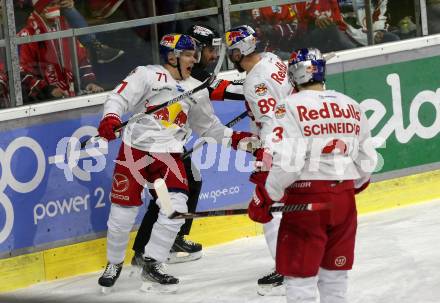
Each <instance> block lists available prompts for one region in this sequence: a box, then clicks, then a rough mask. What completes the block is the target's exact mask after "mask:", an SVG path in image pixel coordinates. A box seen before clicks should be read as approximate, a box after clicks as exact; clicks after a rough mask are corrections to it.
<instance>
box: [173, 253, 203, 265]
mask: <svg viewBox="0 0 440 303" xmlns="http://www.w3.org/2000/svg"><path fill="white" fill-rule="evenodd" d="M202 255H203V254H202V251H198V252H195V253H187V252H176V253H171V254H170V256H169V257H168V260H167V263H168V264H175V263H184V262H190V261H195V260H198V259H200V258H201V257H202Z"/></svg>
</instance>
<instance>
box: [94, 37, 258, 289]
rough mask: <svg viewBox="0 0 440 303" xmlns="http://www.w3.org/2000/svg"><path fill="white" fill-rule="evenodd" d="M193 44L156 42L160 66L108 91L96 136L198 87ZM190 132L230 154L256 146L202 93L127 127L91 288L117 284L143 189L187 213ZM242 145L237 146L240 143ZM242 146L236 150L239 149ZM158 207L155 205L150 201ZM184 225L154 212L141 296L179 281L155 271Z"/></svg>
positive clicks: (110, 134) (133, 74)
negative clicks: (157, 188)
mask: <svg viewBox="0 0 440 303" xmlns="http://www.w3.org/2000/svg"><path fill="white" fill-rule="evenodd" d="M197 51H198V49H197V45H196V41H195V40H194V39H193V38H192V37H190V36H188V35H182V34H169V35H165V36H164V37H162V39H161V41H160V54H161V58H162V60H163V62H164V63H163V65H148V66H139V67H137V68H136V69H135V70H134V71H133V72H131V74H130V75H128V76H127V77H126V78H125V80H124V81H122V83H121V84H120V85H119V86H118V87H116V88H115V90H113V91H112V92H111V93H110V94H109V96H108V98H107V100H106V102H105V104H104V116H103V119H102V120H101V122H100V125H99V128H98V132H99V135H100V136H101V137H102V138H105V139H107V140H113V139H115V138H116V134H115V129H118V128H119V127H120V126H121V124H122V122H121V116H122V115H123V114H125V113H127V112H132V113H133V114H137V113H142V112H144V111H145V110H146V109H147V110H148V109H151V108H154V107H156V106H159V105H161V104H163V103H165V102H167V101H168V100H171V99H173V98H175V97H176V96H178V95H180V94H181V93H183V92H185V91H188V90H191V89H193V88H195V87H197V86H199V85H200V84H201V82H200V81H198V80H196V79H194V78H192V77H191V76H190V75H191V70H192V68H193V66H194V64H195V63H196V57H200V56H198V55H197V54H196V52H197ZM191 130H194V131H195V132H196V133H197V134H198V135H199V136H200V137H212V138H214V139H215V140H216V141H217V142H218V143H223V144H226V145H228V146H231V147H233V148H234V149H237V148H239V147H241V146H244V147H243V149H246V147H245V146H246V144H243V145H242V144H240V143H244V141H246V142H248V141H251V142H252V143H254V144H257V143H258V139H257V138H256V137H255V136H253V135H252V134H251V133H247V132H234V131H233V130H232V129H230V128H227V127H225V126H224V125H222V124H221V123H220V121H219V119H218V118H217V117H216V116H215V115H214V112H213V108H212V105H211V102H210V100H209V93H208V90H207V89H203V90H200V91H198V92H196V93H194V94H192V95H190V96H188V97H187V98H185V99H183V100H182V101H180V102H177V103H173V104H171V105H168V106H166V107H163V108H162V109H160V110H158V111H156V112H155V113H153V114H151V115H145V116H143V117H142V118H141V119H139V120H133V121H132V122H130V123H128V124H127V126H126V127H125V128H124V131H123V134H122V144H121V147H120V150H119V154H118V156H117V159H116V166H115V170H114V174H113V182H112V191H111V202H112V205H111V209H110V214H109V218H108V222H107V225H108V232H107V259H108V263H107V266H106V268H105V271H104V273H103V274H102V276H101V277H100V278H99V281H98V283H99V284H100V285H101V286H103V290H104V291H106V290H108V289H109V288H110V287H112V286H113V285H114V283H115V282H116V280H117V279H118V277H119V275H120V273H121V270H122V264H123V261H124V258H125V251H126V248H127V244H128V240H129V233H130V231H131V229H132V227H133V224H134V222H135V219H136V216H137V213H138V210H139V206H141V205H142V200H141V193H142V191H143V190H144V185H146V184H148V183H150V184H151V183H153V182H154V181H155V180H156V179H158V178H162V179H164V180H165V184H166V185H167V187H168V190H169V192H170V198H171V202H172V204H173V207H174V208H175V210H176V211H179V212H187V204H186V201H187V199H188V181H187V176H186V172H185V169H184V165H183V162H182V159H181V155H182V152H183V146H184V145H185V143H186V140H187V138H188V137H189V135H190V133H191ZM242 139H243V141H242ZM240 141H242V142H240ZM156 201H157V203H158V204H160V199H158V200H156ZM183 223H184V220H183V219H181V220H171V219H169V218H168V217H167V216H166V215H165V214H164V213H163V212H162V211H161V212H160V213H159V216H158V218H157V220H156V222H155V223H154V226H153V230H152V232H151V237H150V240H149V242H148V243H147V245H146V246H145V250H144V251H145V252H144V255H143V256H144V261H145V262H144V265H143V268H142V273H141V278H142V280H143V281H144V283H143V287H142V290H145V291H149V290H152V289H155V290H158V291H175V290H176V286H177V284H178V283H179V280H178V279H177V278H175V277H173V276H171V275H168V274H165V273H164V272H162V270H161V263H162V262H165V261H166V260H167V258H168V256H169V253H170V248H171V246H172V245H173V243H174V240H175V239H176V235H177V233H178V231H179V229H180V227H181V225H182V224H183Z"/></svg>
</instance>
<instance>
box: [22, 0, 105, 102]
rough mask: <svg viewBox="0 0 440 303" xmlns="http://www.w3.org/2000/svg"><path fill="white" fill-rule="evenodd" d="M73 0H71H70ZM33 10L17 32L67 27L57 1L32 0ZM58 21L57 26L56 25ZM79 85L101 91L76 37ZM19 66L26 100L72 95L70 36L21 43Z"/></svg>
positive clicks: (89, 90) (25, 32) (88, 89)
mask: <svg viewBox="0 0 440 303" xmlns="http://www.w3.org/2000/svg"><path fill="white" fill-rule="evenodd" d="M70 1H72V0H70ZM33 3H34V11H33V12H32V13H31V15H30V16H29V18H28V20H27V24H26V26H25V28H23V29H22V30H21V31H20V32H19V35H20V36H31V35H36V34H44V33H49V32H53V31H56V30H57V27H58V26H59V28H58V29H59V30H66V29H69V25H68V24H67V22H66V21H65V19H64V18H63V17H60V14H61V13H60V1H57V0H52V1H50V0H33ZM57 25H58V26H57ZM76 51H77V54H78V61H79V69H80V76H81V79H80V80H81V89H85V91H86V92H87V93H98V92H102V91H103V89H102V87H100V86H99V85H97V84H95V82H96V78H95V74H94V73H93V71H92V66H91V65H90V63H89V60H88V57H87V52H86V50H85V49H84V47H83V46H82V45H81V44H80V43H79V41H78V40H77V41H76ZM19 53H20V69H21V73H22V86H23V92H24V95H25V99H26V97H27V99H28V100H27V101H43V100H48V99H55V98H63V97H73V96H75V89H74V79H73V73H72V60H71V56H72V54H71V52H70V47H69V40H68V39H66V38H64V39H55V40H47V41H41V42H33V43H27V44H22V45H20V48H19Z"/></svg>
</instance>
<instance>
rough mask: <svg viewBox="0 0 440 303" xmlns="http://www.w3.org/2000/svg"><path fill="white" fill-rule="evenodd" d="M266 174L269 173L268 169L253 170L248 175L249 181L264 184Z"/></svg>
mask: <svg viewBox="0 0 440 303" xmlns="http://www.w3.org/2000/svg"><path fill="white" fill-rule="evenodd" d="M268 175H269V172H268V171H254V172H252V174H251V175H250V176H249V181H251V182H252V183H254V184H255V185H263V186H264V184H265V183H266V179H267V176H268Z"/></svg>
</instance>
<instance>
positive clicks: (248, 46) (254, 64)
mask: <svg viewBox="0 0 440 303" xmlns="http://www.w3.org/2000/svg"><path fill="white" fill-rule="evenodd" d="M225 40H226V46H227V48H228V56H229V59H230V60H231V61H232V63H234V66H235V68H236V69H237V70H238V71H239V72H244V71H246V72H247V75H246V79H245V81H244V83H243V92H244V96H245V100H246V106H247V108H248V111H249V113H248V114H249V116H250V117H251V119H252V120H253V124H252V125H253V127H254V132H255V133H256V134H257V135H258V136H259V137H260V138H265V137H266V136H267V134H266V133H264V131H263V130H264V129H267V128H264V125H265V124H267V123H269V122H270V121H271V120H272V118H273V116H274V114H275V111H274V109H275V107H276V105H277V103H278V102H279V101H280V100H281V99H282V98H285V97H287V96H288V95H290V94H291V93H292V92H293V87H292V85H291V84H290V82H289V80H288V77H287V66H286V64H285V63H284V62H283V61H282V60H281V59H280V58H279V57H278V56H276V55H275V54H272V53H258V52H256V45H257V40H256V36H255V31H254V29H253V28H251V27H250V26H248V25H241V26H238V27H234V28H232V29H230V30H228V31H227V32H226V33H225ZM254 155H255V157H256V163H257V165H259V166H260V167H259V168H258V169H259V170H264V169H265V168H264V166H265V164H264V163H265V162H266V159H270V157H268V156H269V155H268V154H266V153H265V149H258V150H257V151H256V152H255V153H254ZM252 176H254V174H252V175H251V178H250V181H251V182H253V183H257V184H258V183H259V182H260V181H259V180H257V179H255V178H252ZM273 215H274V219H273V220H272V221H271V222H268V223H267V224H264V225H263V230H264V236H265V238H266V242H267V245H268V247H269V250H270V253H271V255H272V257H273V258H275V250H276V241H277V234H278V227H279V222H280V219H281V215H280V214H279V213H274V214H273ZM258 293H259V294H260V295H282V294H284V287H283V276H282V275H280V274H278V273H277V272H276V271H274V272H271V273H270V274H268V275H266V276H264V277H262V278H261V279H259V280H258Z"/></svg>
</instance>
